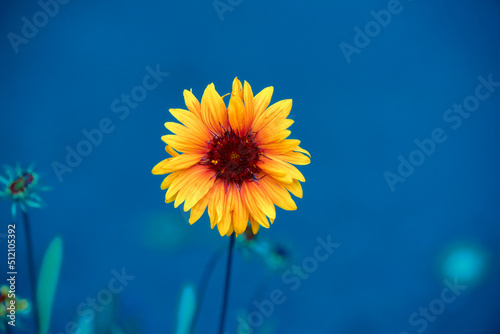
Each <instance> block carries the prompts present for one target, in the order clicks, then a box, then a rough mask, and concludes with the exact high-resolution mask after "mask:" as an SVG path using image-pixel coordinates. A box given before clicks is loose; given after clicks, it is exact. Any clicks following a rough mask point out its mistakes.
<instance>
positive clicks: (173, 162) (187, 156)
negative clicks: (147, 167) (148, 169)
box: [153, 153, 204, 174]
mask: <svg viewBox="0 0 500 334" xmlns="http://www.w3.org/2000/svg"><path fill="white" fill-rule="evenodd" d="M203 156H204V154H202V153H199V154H195V153H184V154H181V155H179V156H176V157H173V158H168V159H165V160H163V161H162V162H160V163H158V164H157V165H156V166H154V168H153V174H166V173H171V172H174V171H177V170H180V169H186V168H189V167H191V166H193V165H195V164H197V163H198V162H200V160H201V158H203Z"/></svg>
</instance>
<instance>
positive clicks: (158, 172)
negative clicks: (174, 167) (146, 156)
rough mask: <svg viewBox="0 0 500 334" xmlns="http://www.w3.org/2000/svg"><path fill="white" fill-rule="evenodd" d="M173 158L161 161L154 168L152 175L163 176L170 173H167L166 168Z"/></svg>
mask: <svg viewBox="0 0 500 334" xmlns="http://www.w3.org/2000/svg"><path fill="white" fill-rule="evenodd" d="M172 159H173V158H168V159H165V160H162V161H160V162H159V163H157V164H156V165H155V166H154V167H153V170H152V171H151V173H153V174H155V175H161V174H167V173H169V172H166V171H165V166H166V165H167V164H168V162H169V161H170V160H172Z"/></svg>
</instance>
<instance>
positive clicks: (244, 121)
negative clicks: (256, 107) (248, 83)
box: [227, 95, 250, 135]
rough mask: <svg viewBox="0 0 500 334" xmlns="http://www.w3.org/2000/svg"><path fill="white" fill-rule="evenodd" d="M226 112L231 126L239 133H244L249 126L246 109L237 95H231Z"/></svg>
mask: <svg viewBox="0 0 500 334" xmlns="http://www.w3.org/2000/svg"><path fill="white" fill-rule="evenodd" d="M227 114H228V119H229V124H230V125H231V128H232V129H233V130H234V131H236V132H237V133H239V134H242V135H243V134H246V133H247V131H248V129H249V128H250V127H249V123H248V118H247V111H246V109H245V106H244V105H243V101H242V100H241V98H240V97H239V96H237V95H231V100H229V108H228V112H227Z"/></svg>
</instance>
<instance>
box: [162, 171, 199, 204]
mask: <svg viewBox="0 0 500 334" xmlns="http://www.w3.org/2000/svg"><path fill="white" fill-rule="evenodd" d="M205 170H206V168H205V167H204V166H200V165H195V166H193V167H191V168H189V169H186V170H184V171H182V172H181V174H180V175H179V176H178V177H177V178H176V179H175V180H174V181H173V182H172V184H171V185H170V187H169V188H168V190H167V193H166V194H165V201H169V202H170V201H171V200H172V199H173V198H174V196H175V195H177V193H178V192H179V191H180V190H181V189H182V188H184V186H185V185H186V184H187V183H190V181H192V178H196V176H197V175H199V174H200V173H202V172H204V171H205ZM169 202H167V203H169Z"/></svg>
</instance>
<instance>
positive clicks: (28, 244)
mask: <svg viewBox="0 0 500 334" xmlns="http://www.w3.org/2000/svg"><path fill="white" fill-rule="evenodd" d="M21 211H22V213H23V223H24V233H25V235H26V248H27V251H28V274H29V277H30V286H31V295H32V298H33V313H34V317H35V318H34V319H35V328H36V331H37V332H38V331H39V330H40V325H39V319H38V309H37V308H38V302H37V297H36V274H35V260H34V259H35V257H34V255H33V242H32V240H31V230H30V221H29V217H28V213H27V212H25V211H24V210H21Z"/></svg>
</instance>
